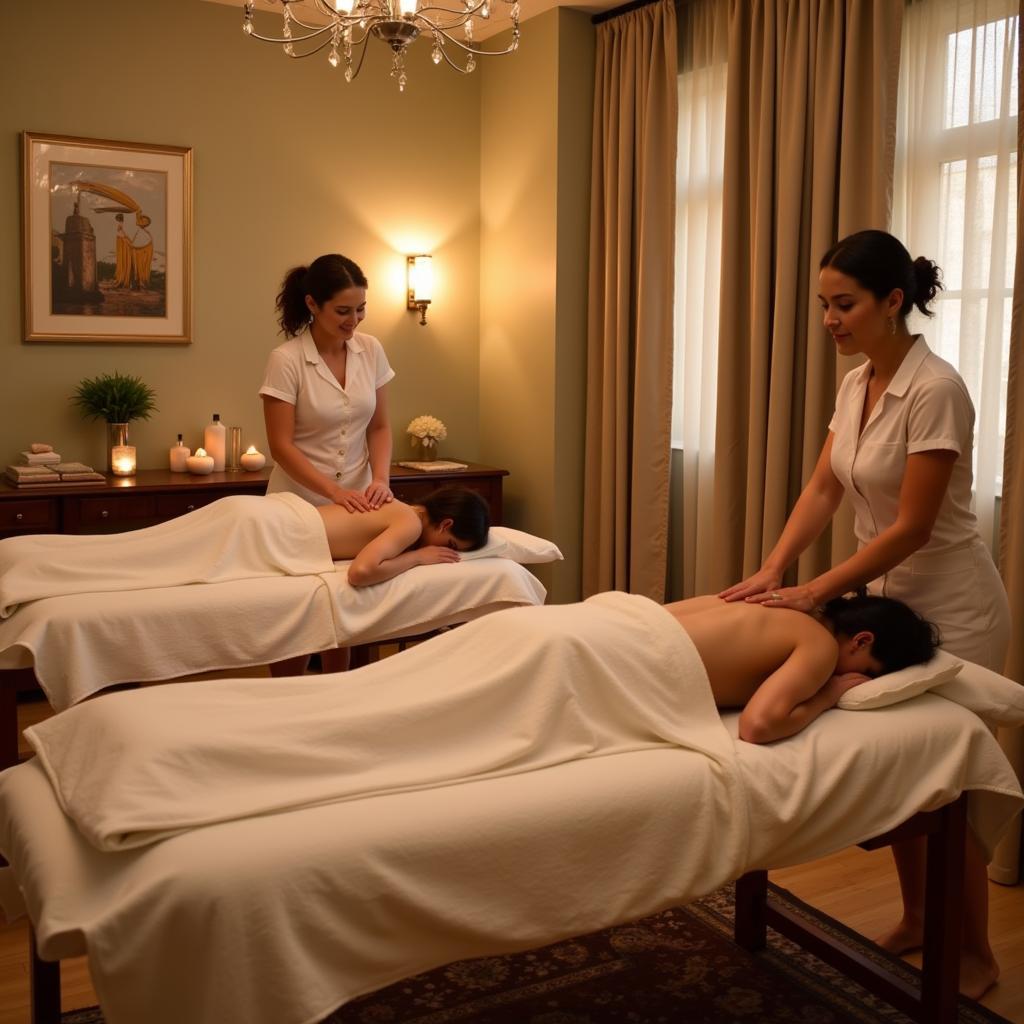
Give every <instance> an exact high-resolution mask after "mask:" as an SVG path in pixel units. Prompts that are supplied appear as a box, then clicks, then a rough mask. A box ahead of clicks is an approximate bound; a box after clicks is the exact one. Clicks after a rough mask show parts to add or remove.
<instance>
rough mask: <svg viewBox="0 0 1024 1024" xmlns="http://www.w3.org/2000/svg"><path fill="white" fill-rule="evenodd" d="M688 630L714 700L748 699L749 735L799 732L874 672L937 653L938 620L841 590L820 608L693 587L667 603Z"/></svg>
mask: <svg viewBox="0 0 1024 1024" xmlns="http://www.w3.org/2000/svg"><path fill="white" fill-rule="evenodd" d="M665 608H666V610H667V611H669V612H671V613H672V614H673V615H674V616H675V617H676V619H677V620H678V621H679V623H680V625H682V626H683V628H684V629H685V630H686V632H687V634H689V637H690V639H691V640H692V641H693V643H694V646H695V647H696V648H697V651H698V653H699V654H700V657H701V660H702V661H703V662H704V667H705V669H706V670H707V674H708V679H709V681H710V683H711V689H712V692H713V693H714V695H715V703H716V704H717V705H718V706H719V707H720V708H743V712H742V714H741V715H740V733H739V734H740V739H743V740H746V741H747V742H749V743H767V742H770V741H772V740H778V739H782V738H783V737H785V736H792V735H793V734H794V733H796V732H799V731H800V730H801V729H803V728H804V727H805V726H807V725H808V724H809V723H810V722H812V721H814V719H815V718H817V717H818V715H820V714H821V713H822V712H823V711H826V710H828V709H829V708H831V707H835V705H836V704H837V703H838V702H839V698H840V697H842V695H843V694H844V693H846V691H847V690H849V689H851V688H853V687H854V686H856V685H857V684H858V683H863V682H866V681H867V680H868V679H871V678H873V677H874V676H878V675H882V674H883V673H886V672H895V671H897V670H898V669H901V668H906V667H907V666H908V665H916V664H919V663H921V662H924V661H928V659H929V658H931V656H932V655H933V654H934V652H935V649H936V647H937V646H938V643H939V638H938V635H937V630H936V629H935V627H934V626H933V625H932V624H931V623H930V622H927V621H926V620H924V619H922V618H921V616H919V615H918V614H917V613H916V612H915V611H913V610H912V609H911V608H909V607H908V606H907V605H905V604H904V603H903V602H902V601H897V600H894V599H893V598H889V597H876V596H871V595H857V596H853V597H837V598H835V599H834V600H832V601H829V602H828V604H826V605H825V606H824V608H823V609H822V610H821V612H820V613H819V614H818V615H817V616H811V615H807V614H805V613H804V612H798V611H790V610H788V609H769V608H767V607H765V606H764V605H760V604H742V603H726V602H725V601H723V600H722V599H721V598H718V597H712V596H708V597H694V598H691V599H690V600H688V601H677V602H675V603H674V604H668V605H666V606H665Z"/></svg>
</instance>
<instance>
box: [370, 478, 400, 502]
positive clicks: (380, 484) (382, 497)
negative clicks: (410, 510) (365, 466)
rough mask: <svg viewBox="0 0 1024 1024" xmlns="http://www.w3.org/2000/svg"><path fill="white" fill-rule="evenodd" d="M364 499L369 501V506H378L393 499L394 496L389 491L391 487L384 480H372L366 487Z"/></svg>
mask: <svg viewBox="0 0 1024 1024" xmlns="http://www.w3.org/2000/svg"><path fill="white" fill-rule="evenodd" d="M366 500H367V501H368V502H369V503H370V508H380V507H381V505H386V504H387V503H388V502H389V501H394V500H395V496H394V495H393V494H392V493H391V488H390V487H389V486H388V485H387V483H386V481H384V480H374V481H372V482H371V483H370V486H369V487H367V488H366Z"/></svg>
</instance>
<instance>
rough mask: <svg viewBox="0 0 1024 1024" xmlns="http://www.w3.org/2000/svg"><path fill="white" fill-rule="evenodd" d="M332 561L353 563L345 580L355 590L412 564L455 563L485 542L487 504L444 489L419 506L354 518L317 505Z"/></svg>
mask: <svg viewBox="0 0 1024 1024" xmlns="http://www.w3.org/2000/svg"><path fill="white" fill-rule="evenodd" d="M316 510H317V512H319V513H320V517H321V518H322V519H323V521H324V530H325V531H326V532H327V544H328V546H329V547H330V549H331V557H332V558H333V559H335V560H338V559H344V558H351V559H352V564H351V566H349V570H348V581H349V583H351V584H352V585H353V586H355V587H363V586H369V585H370V584H371V583H383V582H384V580H390V579H392V578H393V577H395V576H397V575H399V573H403V572H405V571H406V570H407V569H411V568H412V567H413V566H415V565H433V564H435V563H437V562H457V561H458V560H459V552H460V551H473V550H475V549H476V548H479V547H483V545H484V544H485V543H486V542H487V531H488V529H489V528H490V513H489V510H488V508H487V503H486V502H485V501H484V499H483V498H481V497H480V495H479V494H477V493H476V492H475V491H471V490H469V489H467V488H465V487H442V488H441V489H440V490H437V491H434V492H433V493H432V494H429V495H427V497H426V498H424V499H423V500H422V501H421V502H417V503H416V504H414V505H407V504H405V503H404V502H401V501H394V502H390V503H388V504H386V505H382V506H381V507H380V508H378V509H373V510H371V511H369V512H359V513H353V512H349V511H348V510H347V509H345V508H343V507H342V506H341V505H318V506H317V509H316Z"/></svg>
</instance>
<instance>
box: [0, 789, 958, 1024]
mask: <svg viewBox="0 0 1024 1024" xmlns="http://www.w3.org/2000/svg"><path fill="white" fill-rule="evenodd" d="M918 836H926V837H927V853H926V871H927V880H926V887H925V919H924V928H925V941H924V960H923V968H922V983H921V990H920V992H918V991H917V989H916V988H915V987H914V986H913V985H910V984H908V983H907V982H906V981H904V980H903V979H902V978H900V977H898V976H897V975H896V974H895V973H894V972H892V971H889V970H887V969H886V968H884V967H881V966H879V965H878V964H876V963H874V962H873V961H871V960H869V959H867V958H866V957H864V956H862V955H860V954H858V953H856V952H854V951H852V950H850V949H848V948H847V947H845V946H844V945H843V944H842V943H841V942H839V941H838V940H837V939H835V938H834V937H833V936H831V935H829V934H827V933H826V932H824V931H822V930H821V929H820V928H817V927H815V926H813V925H809V924H807V923H806V922H804V921H802V920H800V919H799V918H797V917H796V915H794V914H793V913H792V912H791V911H789V910H787V909H785V908H783V907H780V906H777V905H772V903H771V902H769V900H768V872H767V871H752V872H749V873H747V874H745V875H743V877H742V878H740V879H738V880H737V882H736V922H735V939H736V942H737V944H738V945H740V946H742V947H743V948H745V949H749V950H754V951H756V950H759V949H763V948H764V947H765V945H766V942H767V929H768V928H769V927H772V928H774V929H775V930H776V931H778V932H780V933H782V934H783V935H785V936H787V937H788V938H790V939H792V940H793V941H795V942H797V943H799V944H800V945H801V946H803V947H804V948H805V949H807V950H809V951H810V952H812V953H814V954H815V955H816V956H817V957H819V958H820V959H821V960H824V961H825V962H826V963H829V964H831V965H832V966H833V967H835V968H836V969H838V970H839V971H841V972H842V973H843V974H845V975H847V976H848V977H850V978H852V979H853V980H854V981H856V982H857V983H858V984H860V985H862V986H863V987H864V988H865V989H867V990H868V991H869V992H870V993H872V994H873V995H876V996H878V997H879V998H880V999H883V1000H885V1001H886V1002H887V1003H889V1004H890V1005H892V1006H894V1007H896V1008H897V1009H898V1010H900V1011H902V1012H903V1013H905V1014H907V1016H909V1017H911V1018H912V1019H913V1020H916V1021H920V1022H921V1024H954V1022H955V1021H956V1019H957V1001H958V996H959V992H958V980H959V974H960V934H961V927H962V921H963V866H964V846H965V843H966V841H967V795H966V794H961V796H960V797H959V798H958V799H957V800H954V801H953V802H952V803H950V804H946V806H944V807H941V808H939V809H938V810H936V811H922V812H920V813H918V814H915V815H914V816H913V817H912V818H910V819H909V820H908V821H906V822H904V823H903V824H902V825H898V826H897V827H896V828H894V829H892V830H891V831H889V832H886V833H885V834H884V835H880V836H878V837H876V838H874V839H869V840H867V841H865V842H863V843H860V844H859V845H860V846H861V847H862V848H863V849H866V850H874V849H878V848H879V847H882V846H889V845H891V844H892V843H896V842H900V841H902V840H904V839H913V838H916V837H918ZM0 862H2V858H0ZM823 916H825V917H826V918H827V915H823ZM827 919H828V920H831V918H827ZM29 953H30V958H31V962H30V965H29V979H30V990H31V1005H32V1018H31V1019H32V1024H60V1016H61V1009H60V961H59V960H55V961H49V960H42V959H40V957H39V954H38V950H37V948H36V938H35V930H34V929H33V928H32V927H31V926H30V928H29Z"/></svg>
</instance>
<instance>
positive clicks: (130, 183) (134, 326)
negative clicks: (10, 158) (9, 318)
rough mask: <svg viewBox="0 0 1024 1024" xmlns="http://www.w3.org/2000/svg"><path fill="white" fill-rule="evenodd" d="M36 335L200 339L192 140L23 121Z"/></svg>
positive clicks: (27, 267) (25, 237) (27, 274)
mask: <svg viewBox="0 0 1024 1024" xmlns="http://www.w3.org/2000/svg"><path fill="white" fill-rule="evenodd" d="M22 174H23V178H22V180H23V187H24V194H23V202H22V264H23V271H24V273H23V292H22V299H23V323H24V328H25V330H24V333H25V340H26V341H59V342H158V343H170V344H187V343H189V342H191V341H192V150H191V148H189V147H185V146H154V145H148V144H146V143H138V142H113V141H110V140H105V139H84V138H77V137H75V136H70V135H47V134H43V133H39V132H23V133H22Z"/></svg>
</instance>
